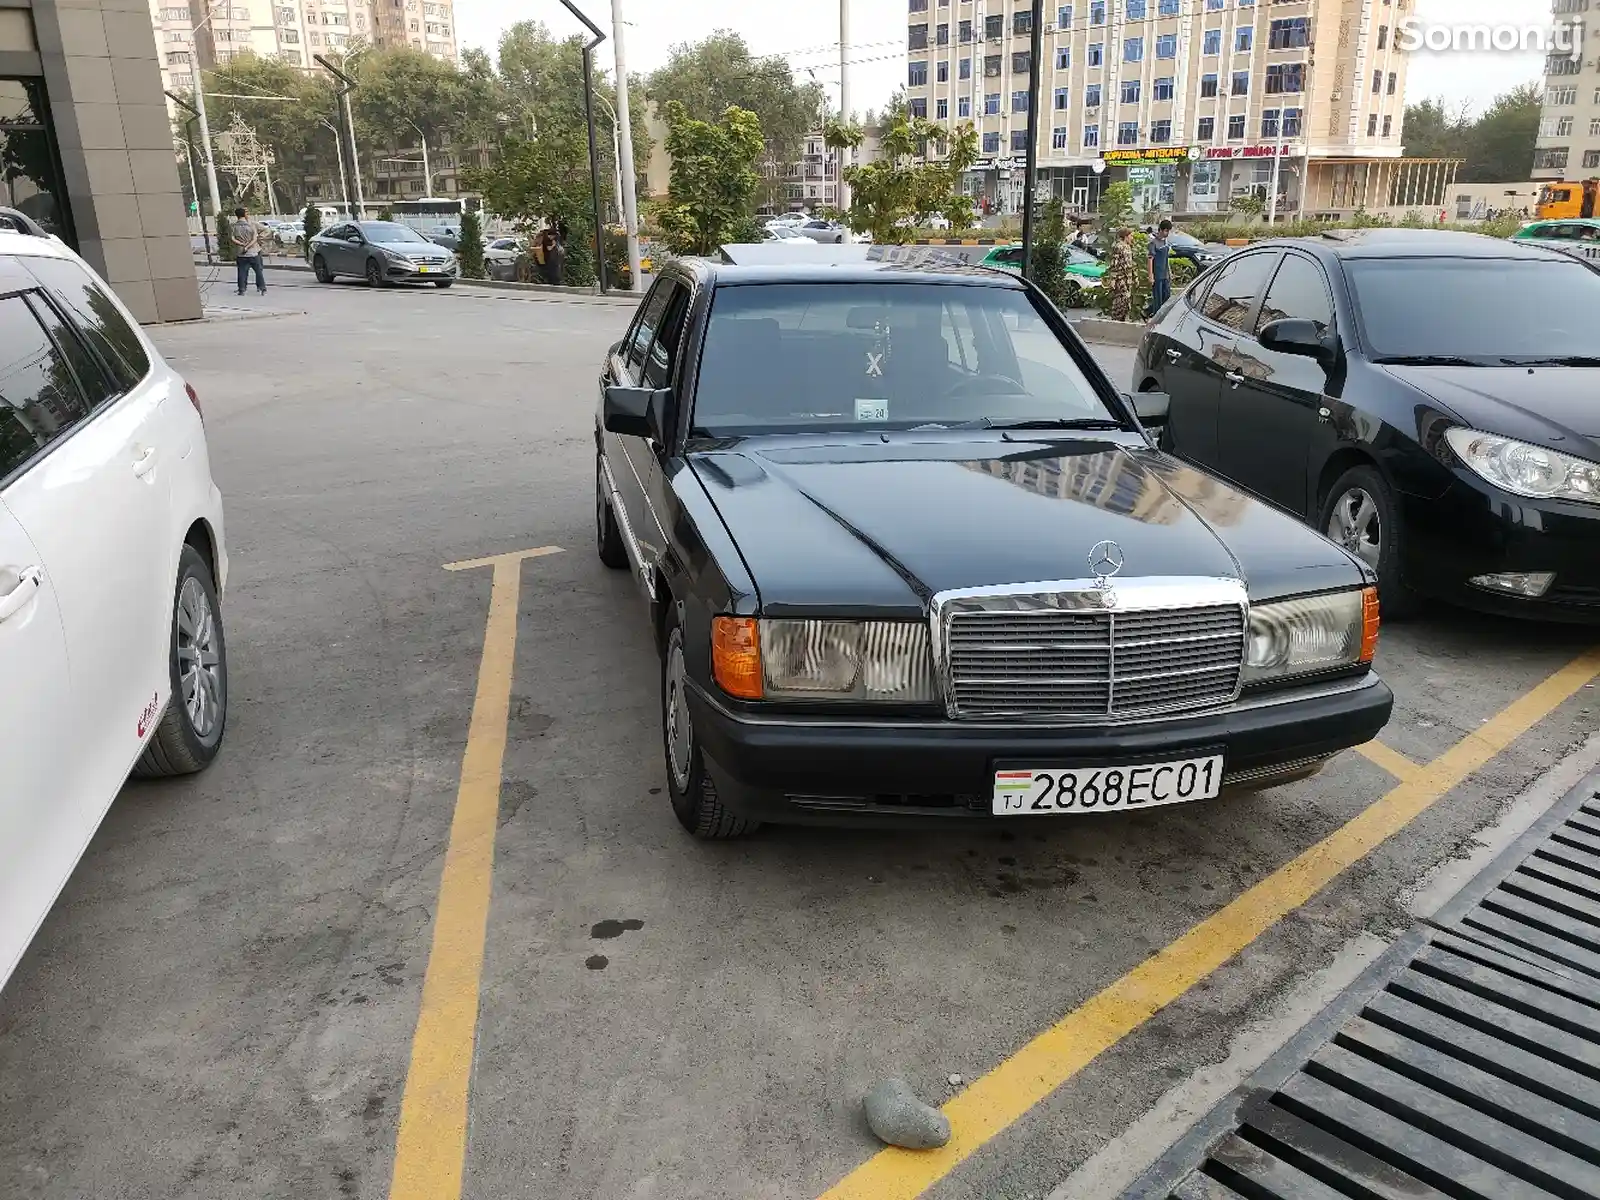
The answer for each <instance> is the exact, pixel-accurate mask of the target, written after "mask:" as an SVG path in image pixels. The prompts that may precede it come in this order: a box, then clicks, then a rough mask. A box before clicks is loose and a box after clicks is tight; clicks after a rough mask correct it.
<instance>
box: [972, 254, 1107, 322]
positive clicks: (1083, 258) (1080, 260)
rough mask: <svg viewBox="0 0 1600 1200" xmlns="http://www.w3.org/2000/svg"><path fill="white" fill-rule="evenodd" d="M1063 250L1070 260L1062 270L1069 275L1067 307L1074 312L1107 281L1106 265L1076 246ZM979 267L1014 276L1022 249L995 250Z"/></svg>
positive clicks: (980, 262) (1018, 268)
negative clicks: (1084, 298)
mask: <svg viewBox="0 0 1600 1200" xmlns="http://www.w3.org/2000/svg"><path fill="white" fill-rule="evenodd" d="M1061 250H1062V253H1063V254H1064V255H1065V256H1066V260H1067V261H1066V265H1065V267H1064V268H1063V270H1065V271H1066V274H1067V293H1068V296H1067V306H1068V307H1069V308H1072V307H1076V306H1077V305H1078V304H1079V303H1081V302H1082V300H1083V295H1084V293H1085V292H1092V291H1093V290H1094V289H1095V288H1097V287H1099V286H1100V281H1101V280H1102V279H1104V278H1105V273H1106V265H1105V263H1103V262H1101V261H1100V260H1099V259H1098V258H1096V257H1095V256H1094V255H1092V254H1090V253H1089V252H1088V251H1087V250H1080V249H1079V248H1078V247H1077V246H1073V245H1070V244H1068V245H1065V246H1063V247H1062V248H1061ZM978 265H979V266H980V267H993V268H996V269H997V270H1001V271H1008V272H1010V273H1011V274H1013V275H1015V274H1017V273H1019V272H1020V271H1021V270H1022V247H1021V246H996V247H995V248H994V249H993V250H991V251H989V253H987V254H985V255H984V256H983V258H982V259H981V260H980V261H979V263H978Z"/></svg>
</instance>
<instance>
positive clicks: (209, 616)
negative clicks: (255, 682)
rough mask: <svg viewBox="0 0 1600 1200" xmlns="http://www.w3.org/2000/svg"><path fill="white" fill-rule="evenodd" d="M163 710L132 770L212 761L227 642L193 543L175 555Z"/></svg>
mask: <svg viewBox="0 0 1600 1200" xmlns="http://www.w3.org/2000/svg"><path fill="white" fill-rule="evenodd" d="M172 610H173V611H172V636H171V642H170V646H169V649H168V651H167V657H168V674H169V676H170V683H171V686H172V695H171V698H170V699H169V700H168V701H167V710H166V712H164V713H162V715H161V720H160V721H159V722H158V723H157V725H156V729H155V733H154V734H153V735H152V736H151V738H150V741H149V743H148V744H147V745H146V746H145V750H144V755H143V756H142V757H141V758H140V759H139V762H138V764H137V765H136V766H135V767H134V774H136V775H141V776H144V777H146V778H153V777H159V776H170V775H193V774H194V773H195V772H197V771H203V770H205V769H206V768H207V767H209V766H210V765H211V762H212V760H213V759H215V758H216V757H217V751H218V750H220V749H221V748H222V734H223V731H224V730H225V729H226V728H227V722H228V645H227V641H226V639H225V638H224V637H223V633H222V610H221V608H220V606H219V605H218V603H217V588H216V584H215V583H214V582H213V581H212V578H211V569H210V568H209V567H208V566H206V561H205V559H203V558H201V557H200V554H199V552H198V551H196V550H195V548H194V547H193V546H185V547H184V548H183V553H182V554H181V555H180V556H179V558H178V586H177V591H176V593H175V595H174V598H173V605H172Z"/></svg>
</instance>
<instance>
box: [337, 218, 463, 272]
mask: <svg viewBox="0 0 1600 1200" xmlns="http://www.w3.org/2000/svg"><path fill="white" fill-rule="evenodd" d="M311 266H312V269H313V270H315V271H316V273H317V279H318V280H319V281H320V282H322V283H332V282H333V281H334V280H335V279H337V278H338V277H339V276H340V275H353V276H355V277H356V278H364V279H365V280H366V281H367V282H368V283H369V284H370V285H371V286H373V287H382V286H383V285H384V284H386V283H431V284H433V285H434V286H435V287H439V288H447V287H449V286H450V285H451V284H452V283H454V282H455V281H456V270H457V266H456V256H455V255H454V254H453V253H451V252H450V251H449V250H448V249H446V248H445V247H443V246H437V245H435V244H434V243H432V242H430V241H429V240H428V239H427V238H425V237H423V236H422V235H421V234H420V233H418V232H417V231H416V230H415V229H412V228H411V227H410V226H408V225H401V224H399V223H397V222H394V221H346V222H344V223H343V224H339V225H333V226H330V227H329V228H327V229H325V230H323V231H322V232H321V233H319V234H317V236H316V237H314V238H312V239H311Z"/></svg>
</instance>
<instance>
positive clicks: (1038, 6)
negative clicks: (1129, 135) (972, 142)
mask: <svg viewBox="0 0 1600 1200" xmlns="http://www.w3.org/2000/svg"><path fill="white" fill-rule="evenodd" d="M1043 56H1044V0H1033V36H1032V38H1031V39H1029V42H1028V66H1029V71H1028V154H1027V157H1026V158H1025V159H1024V160H1023V164H1024V165H1023V168H1022V277H1023V278H1024V279H1032V278H1033V208H1034V204H1033V192H1034V186H1035V184H1034V179H1035V177H1036V176H1037V175H1038V174H1039V76H1040V75H1041V74H1043V71H1044V64H1043V63H1041V62H1040V61H1039V59H1040V58H1042V57H1043Z"/></svg>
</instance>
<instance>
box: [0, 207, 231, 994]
mask: <svg viewBox="0 0 1600 1200" xmlns="http://www.w3.org/2000/svg"><path fill="white" fill-rule="evenodd" d="M0 296H3V297H4V298H3V299H0V682H3V686H0V986H3V985H4V983H5V981H6V979H7V978H9V976H10V975H11V972H12V971H13V970H15V969H16V965H17V962H18V960H19V959H20V958H21V956H22V952H23V951H24V950H25V949H26V948H27V945H28V942H29V941H30V940H31V939H32V937H33V935H34V933H35V931H36V930H37V929H38V928H39V923H40V922H41V921H42V920H43V919H44V917H45V914H46V913H47V912H49V910H50V906H51V905H52V904H53V903H54V902H55V898H56V896H57V894H58V893H59V892H60V891H61V888H62V885H63V884H65V883H66V881H67V877H68V876H69V875H70V874H71V873H72V869H73V867H74V866H75V865H76V864H77V862H78V859H79V857H80V856H81V855H82V854H83V851H84V848H85V847H86V846H87V845H88V843H89V839H90V838H91V837H92V836H93V835H94V831H95V829H96V828H97V827H98V826H99V824H100V820H101V818H102V817H103V816H104V815H105V812H106V809H107V808H108V807H109V806H110V804H111V802H112V800H113V799H115V798H116V795H117V793H118V792H119V791H120V790H121V788H122V785H123V783H124V781H125V780H126V779H127V778H128V775H129V773H130V772H133V773H136V774H139V775H147V776H155V775H182V774H188V773H191V772H194V771H199V770H202V769H203V768H205V767H206V766H207V765H209V764H210V763H211V761H212V760H213V759H214V758H215V757H216V755H217V751H218V749H219V748H220V746H221V744H222V735H223V730H224V728H225V726H226V722H227V712H228V667H227V648H226V644H225V642H224V639H223V632H222V610H221V607H220V599H221V596H222V592H223V586H224V584H225V583H226V581H227V574H228V557H227V553H226V551H225V550H224V548H223V547H224V542H223V531H222V497H221V494H220V493H219V492H218V491H217V488H216V485H215V484H214V483H213V482H212V479H211V462H210V457H209V455H208V453H207V449H206V434H205V426H204V424H203V422H202V419H201V414H200V401H199V399H198V398H197V397H196V395H195V392H194V389H193V388H191V387H189V386H188V385H187V384H186V383H185V382H184V380H183V379H182V378H181V377H180V376H179V375H178V374H177V373H176V372H175V371H173V369H172V368H171V367H169V366H168V365H167V364H166V363H165V362H164V361H162V358H161V355H160V354H159V353H157V351H156V349H155V347H154V346H153V345H151V343H150V341H149V339H147V338H146V337H145V336H144V334H143V332H142V331H141V330H140V329H139V327H138V324H137V323H136V322H135V321H134V320H133V319H132V318H131V317H130V316H129V315H128V313H127V311H126V310H125V309H124V308H123V307H122V305H121V304H120V303H119V302H118V301H117V299H116V297H115V296H114V295H113V294H112V292H111V289H110V288H109V287H107V286H106V284H105V283H104V282H102V281H101V280H100V279H99V277H98V276H96V275H95V274H94V272H93V271H91V270H90V269H89V268H88V267H87V266H86V265H85V264H84V262H83V260H82V259H80V258H78V257H77V255H75V254H73V253H72V251H71V250H69V249H67V248H66V247H65V246H63V245H61V244H59V243H57V242H55V241H52V240H49V239H46V238H39V237H31V236H28V235H26V234H20V233H0Z"/></svg>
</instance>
